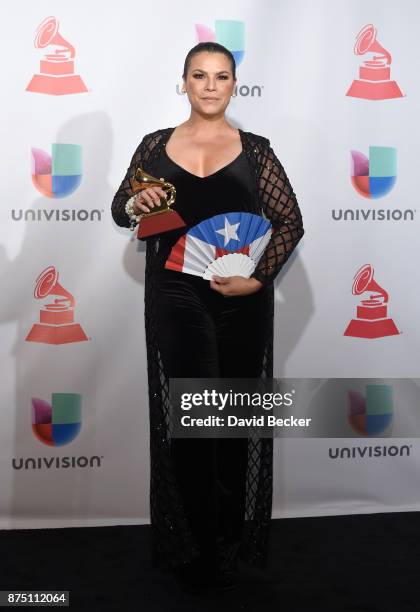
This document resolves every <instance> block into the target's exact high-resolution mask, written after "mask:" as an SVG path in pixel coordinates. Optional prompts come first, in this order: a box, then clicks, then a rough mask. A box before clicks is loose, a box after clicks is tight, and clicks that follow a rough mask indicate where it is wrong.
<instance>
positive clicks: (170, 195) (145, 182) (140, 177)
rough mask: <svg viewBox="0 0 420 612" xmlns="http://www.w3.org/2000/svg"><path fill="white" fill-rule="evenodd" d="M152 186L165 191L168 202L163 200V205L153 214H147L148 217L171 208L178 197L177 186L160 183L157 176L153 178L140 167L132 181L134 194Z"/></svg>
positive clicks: (165, 182) (156, 208)
mask: <svg viewBox="0 0 420 612" xmlns="http://www.w3.org/2000/svg"><path fill="white" fill-rule="evenodd" d="M151 185H159V187H162V189H163V191H165V192H166V193H167V196H166V200H165V199H163V198H161V199H160V201H161V205H160V206H158V207H155V208H154V209H153V211H152V212H150V213H147V214H148V215H150V214H157V213H159V212H163V211H164V210H166V209H167V208H169V206H171V205H172V204H173V203H174V202H175V196H176V189H175V186H174V185H172V183H168V182H167V181H160V180H159V179H158V178H156V177H155V176H152V175H151V174H148V173H147V172H145V171H144V170H143V168H142V167H141V166H139V167H138V168H137V170H136V172H135V174H134V178H133V179H132V180H131V188H132V190H133V193H137V192H138V191H141V190H142V189H146V188H147V187H150V186H151Z"/></svg>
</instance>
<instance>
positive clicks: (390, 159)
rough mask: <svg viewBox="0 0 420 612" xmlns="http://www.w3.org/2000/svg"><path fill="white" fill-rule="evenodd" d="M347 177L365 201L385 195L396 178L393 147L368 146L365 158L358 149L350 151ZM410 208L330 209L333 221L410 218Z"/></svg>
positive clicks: (410, 219)
mask: <svg viewBox="0 0 420 612" xmlns="http://www.w3.org/2000/svg"><path fill="white" fill-rule="evenodd" d="M350 178H351V183H352V185H353V187H354V189H355V191H356V192H357V193H358V194H359V195H360V196H362V197H364V198H367V199H369V200H377V199H379V198H383V197H384V196H386V195H388V194H389V193H390V192H391V191H392V189H393V188H394V185H395V183H396V181H397V149H396V148H395V147H377V146H371V147H369V157H367V156H366V155H365V154H364V153H362V152H361V151H356V150H352V151H351V152H350ZM415 213H416V210H413V209H410V208H408V209H405V210H401V209H397V208H394V209H384V208H380V209H378V208H374V207H371V208H368V209H363V208H362V209H358V208H356V209H353V208H348V209H343V208H338V209H333V210H332V211H331V215H332V219H333V220H334V221H414V216H415Z"/></svg>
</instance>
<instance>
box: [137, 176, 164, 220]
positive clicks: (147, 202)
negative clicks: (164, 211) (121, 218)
mask: <svg viewBox="0 0 420 612" xmlns="http://www.w3.org/2000/svg"><path fill="white" fill-rule="evenodd" d="M160 180H161V181H163V180H164V179H163V178H161V179H160ZM159 196H161V197H163V198H166V193H165V191H163V189H162V187H159V185H152V186H151V187H147V188H146V189H142V190H141V191H140V192H139V193H138V194H137V195H136V196H135V197H134V202H133V208H134V212H135V214H140V213H148V212H150V210H152V209H153V208H154V207H155V206H159V205H160V197H159Z"/></svg>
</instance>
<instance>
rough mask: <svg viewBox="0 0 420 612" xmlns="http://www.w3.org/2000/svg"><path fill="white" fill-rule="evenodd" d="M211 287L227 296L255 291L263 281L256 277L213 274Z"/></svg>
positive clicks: (248, 293)
mask: <svg viewBox="0 0 420 612" xmlns="http://www.w3.org/2000/svg"><path fill="white" fill-rule="evenodd" d="M210 287H211V288H212V289H214V290H215V291H218V292H219V293H221V294H222V295H224V296H225V297H234V296H238V295H250V294H251V293H255V292H256V291H258V290H259V289H261V287H262V283H260V281H259V280H257V279H256V278H245V277H243V276H215V275H213V279H212V280H211V281H210Z"/></svg>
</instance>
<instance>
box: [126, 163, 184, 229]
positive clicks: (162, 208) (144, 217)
mask: <svg viewBox="0 0 420 612" xmlns="http://www.w3.org/2000/svg"><path fill="white" fill-rule="evenodd" d="M130 183H131V189H132V191H133V194H135V193H138V192H139V191H141V190H142V189H147V187H150V186H151V185H159V187H161V188H162V189H163V191H165V193H166V198H164V197H161V198H160V204H159V206H154V208H153V209H152V210H151V211H149V212H147V213H142V214H141V215H139V218H140V221H139V228H138V232H137V238H139V239H140V240H143V239H144V238H147V237H148V236H153V235H154V234H161V233H163V232H168V231H171V230H174V229H178V228H181V227H185V225H186V223H185V221H184V220H183V219H182V217H181V216H180V214H179V213H178V212H177V211H176V210H174V209H173V208H170V206H171V205H172V204H173V203H174V202H175V196H176V189H175V186H174V185H172V183H168V181H160V180H159V179H158V178H156V177H155V176H152V175H151V174H148V173H147V172H145V171H144V170H143V168H142V167H141V166H138V167H137V169H136V171H135V173H134V176H133V177H132V178H131V180H130ZM160 213H169V214H166V215H163V214H160ZM132 229H134V228H132Z"/></svg>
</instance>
